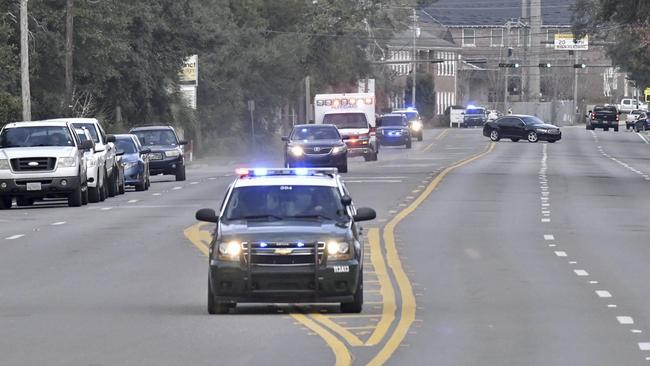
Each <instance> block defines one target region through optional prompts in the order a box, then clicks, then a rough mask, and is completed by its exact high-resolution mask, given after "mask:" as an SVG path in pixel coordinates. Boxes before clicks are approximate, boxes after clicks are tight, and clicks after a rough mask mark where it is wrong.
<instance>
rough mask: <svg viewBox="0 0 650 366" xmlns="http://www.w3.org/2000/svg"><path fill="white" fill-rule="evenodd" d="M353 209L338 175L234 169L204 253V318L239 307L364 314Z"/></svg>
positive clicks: (361, 217)
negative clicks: (331, 307) (337, 308)
mask: <svg viewBox="0 0 650 366" xmlns="http://www.w3.org/2000/svg"><path fill="white" fill-rule="evenodd" d="M375 216H376V214H375V211H374V210H373V209H371V208H356V207H355V205H354V204H353V202H352V199H351V198H350V193H349V192H348V189H347V188H346V186H345V184H344V183H343V181H342V180H341V178H340V176H339V175H338V174H337V170H336V169H335V168H295V169H288V168H282V169H259V168H258V169H238V170H237V178H236V179H235V181H234V182H233V183H232V184H231V185H230V187H229V188H228V190H227V194H226V198H225V200H224V202H223V203H222V205H221V208H220V210H219V212H218V213H217V212H215V210H213V209H202V210H199V211H198V212H197V213H196V218H197V220H199V221H205V222H212V223H216V224H217V225H216V228H215V230H214V235H213V239H212V242H211V244H210V252H209V272H208V273H209V274H208V313H210V314H223V313H227V312H229V311H230V309H234V308H235V307H236V305H237V303H249V302H253V303H340V304H341V312H346V313H358V312H361V310H362V307H363V264H364V263H363V244H362V238H361V235H360V227H359V222H361V221H367V220H373V219H374V218H375Z"/></svg>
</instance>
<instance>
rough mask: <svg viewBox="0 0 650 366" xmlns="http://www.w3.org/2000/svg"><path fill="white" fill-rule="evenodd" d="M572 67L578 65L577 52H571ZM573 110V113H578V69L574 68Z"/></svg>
mask: <svg viewBox="0 0 650 366" xmlns="http://www.w3.org/2000/svg"><path fill="white" fill-rule="evenodd" d="M573 55H574V57H575V59H574V61H575V62H574V65H577V64H578V51H573ZM573 110H574V111H575V113H578V111H579V109H578V68H574V71H573Z"/></svg>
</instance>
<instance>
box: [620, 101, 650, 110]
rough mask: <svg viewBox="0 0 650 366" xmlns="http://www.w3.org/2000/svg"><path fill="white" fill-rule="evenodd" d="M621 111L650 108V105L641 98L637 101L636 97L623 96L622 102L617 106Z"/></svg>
mask: <svg viewBox="0 0 650 366" xmlns="http://www.w3.org/2000/svg"><path fill="white" fill-rule="evenodd" d="M616 107H617V108H618V111H619V112H622V113H630V112H632V111H633V110H635V109H640V110H642V111H647V110H648V105H647V104H646V103H643V102H642V101H640V100H637V101H635V100H634V98H623V99H621V103H620V104H619V105H617V106H616Z"/></svg>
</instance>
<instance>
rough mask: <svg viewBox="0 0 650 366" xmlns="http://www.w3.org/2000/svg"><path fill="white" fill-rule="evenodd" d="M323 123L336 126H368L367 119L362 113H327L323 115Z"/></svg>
mask: <svg viewBox="0 0 650 366" xmlns="http://www.w3.org/2000/svg"><path fill="white" fill-rule="evenodd" d="M323 124H328V125H335V126H336V127H337V128H368V120H367V119H366V115H365V114H363V113H338V114H327V115H325V117H323Z"/></svg>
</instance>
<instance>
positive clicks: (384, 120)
mask: <svg viewBox="0 0 650 366" xmlns="http://www.w3.org/2000/svg"><path fill="white" fill-rule="evenodd" d="M381 125H382V126H383V127H385V126H406V121H405V120H404V118H402V116H384V117H381Z"/></svg>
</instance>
